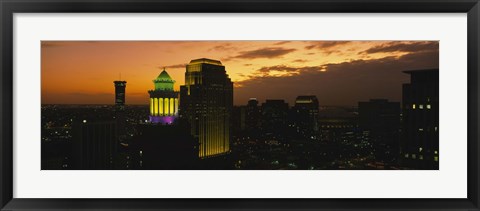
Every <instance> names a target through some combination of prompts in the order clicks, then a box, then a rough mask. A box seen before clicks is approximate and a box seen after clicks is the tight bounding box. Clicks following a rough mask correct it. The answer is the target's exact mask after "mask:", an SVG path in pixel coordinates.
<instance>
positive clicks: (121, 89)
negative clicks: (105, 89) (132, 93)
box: [113, 81, 127, 110]
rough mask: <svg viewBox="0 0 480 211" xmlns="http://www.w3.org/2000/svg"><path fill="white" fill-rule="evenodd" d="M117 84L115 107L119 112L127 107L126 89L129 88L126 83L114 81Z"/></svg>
mask: <svg viewBox="0 0 480 211" xmlns="http://www.w3.org/2000/svg"><path fill="white" fill-rule="evenodd" d="M113 83H114V84H115V107H116V108H117V109H118V110H123V109H124V106H125V88H126V87H127V82H126V81H114V82H113Z"/></svg>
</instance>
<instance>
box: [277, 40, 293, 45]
mask: <svg viewBox="0 0 480 211" xmlns="http://www.w3.org/2000/svg"><path fill="white" fill-rule="evenodd" d="M290 42H292V41H280V42H276V43H273V45H283V44H287V43H290Z"/></svg>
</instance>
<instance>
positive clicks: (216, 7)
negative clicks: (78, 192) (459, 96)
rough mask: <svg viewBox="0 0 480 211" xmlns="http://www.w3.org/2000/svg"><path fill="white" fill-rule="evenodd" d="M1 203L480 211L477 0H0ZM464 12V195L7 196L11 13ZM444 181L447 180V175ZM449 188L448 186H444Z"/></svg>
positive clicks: (19, 206) (12, 206)
mask: <svg viewBox="0 0 480 211" xmlns="http://www.w3.org/2000/svg"><path fill="white" fill-rule="evenodd" d="M0 8H1V25H0V31H1V39H0V40H1V41H0V45H1V49H2V55H1V57H0V64H1V68H2V69H1V74H0V80H1V82H0V99H1V105H0V109H1V112H0V126H1V127H0V136H1V139H0V156H1V163H0V187H1V192H0V207H2V210H53V209H57V210H67V209H76V210H119V209H122V210H125V209H127V210H197V209H198V210H276V209H278V210H304V209H318V210H372V209H380V210H420V209H422V210H440V209H442V210H479V178H480V177H479V175H478V173H479V162H478V161H479V155H478V154H479V152H480V150H479V144H478V137H479V136H478V135H479V131H480V130H479V127H478V120H479V113H478V108H479V107H478V95H479V92H478V88H479V87H478V85H479V84H478V82H479V74H478V72H479V61H480V54H479V49H480V48H479V45H480V44H479V35H480V33H479V32H480V29H479V24H480V21H479V20H480V17H479V14H480V4H479V1H478V0H404V1H401V0H383V1H380V0H337V1H331V0H298V1H296V0H249V1H241V0H232V1H221V0H141V1H135V0H89V1H79V0H73V1H67V0H37V1H34V0H0ZM119 12H122V13H131V12H135V13H157V12H159V13H187V12H188V13H190V12H192V13H202V12H209V13H210V12H211V13H219V12H221V13H247V12H253V13H259V12H262V13H263V12H265V13H277V12H287V13H292V12H295V13H307V12H310V13H324V12H328V13H340V12H342V13H343V12H345V13H364V12H368V13H467V14H468V16H467V18H468V181H467V182H468V198H466V199H23V198H22V199H17V198H13V197H12V196H13V180H14V178H13V156H12V143H13V121H14V120H13V110H14V107H13V91H14V90H13V39H14V38H13V15H14V13H119ZM446 182H448V181H446ZM446 191H447V190H446Z"/></svg>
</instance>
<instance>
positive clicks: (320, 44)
mask: <svg viewBox="0 0 480 211" xmlns="http://www.w3.org/2000/svg"><path fill="white" fill-rule="evenodd" d="M350 42H351V41H311V42H310V43H311V45H307V46H305V49H307V50H311V49H320V50H325V49H331V48H333V47H337V46H339V45H345V44H347V43H350Z"/></svg>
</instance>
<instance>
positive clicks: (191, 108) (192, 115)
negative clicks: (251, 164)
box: [180, 58, 233, 158]
mask: <svg viewBox="0 0 480 211" xmlns="http://www.w3.org/2000/svg"><path fill="white" fill-rule="evenodd" d="M232 107H233V83H232V81H231V80H230V78H229V77H228V75H227V73H226V71H225V66H223V65H222V63H221V62H220V61H217V60H212V59H206V58H202V59H195V60H192V61H190V63H189V64H188V65H187V67H186V72H185V85H184V86H181V87H180V112H181V116H182V117H185V118H187V120H188V122H189V123H190V126H191V134H192V135H193V136H194V137H195V138H198V141H199V144H200V146H199V157H200V158H206V157H210V156H216V155H221V154H224V153H228V152H229V151H230V137H231V134H230V128H231V121H230V118H231V112H232Z"/></svg>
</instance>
